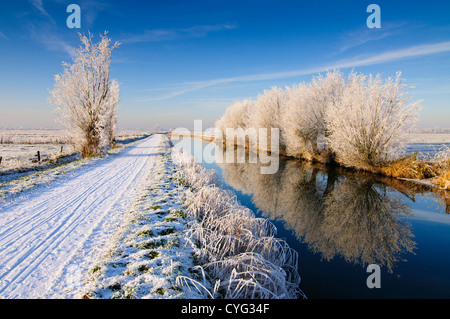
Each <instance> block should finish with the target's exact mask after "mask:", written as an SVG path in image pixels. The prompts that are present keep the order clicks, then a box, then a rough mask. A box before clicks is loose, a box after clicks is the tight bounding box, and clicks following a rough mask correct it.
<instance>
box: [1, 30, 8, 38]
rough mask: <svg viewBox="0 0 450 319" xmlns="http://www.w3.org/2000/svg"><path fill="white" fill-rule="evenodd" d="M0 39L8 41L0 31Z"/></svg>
mask: <svg viewBox="0 0 450 319" xmlns="http://www.w3.org/2000/svg"><path fill="white" fill-rule="evenodd" d="M0 39H5V40H9V39H8V37H7V36H6V35H5V34H4V33H3V32H2V31H0Z"/></svg>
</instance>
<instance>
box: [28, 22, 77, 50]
mask: <svg viewBox="0 0 450 319" xmlns="http://www.w3.org/2000/svg"><path fill="white" fill-rule="evenodd" d="M28 32H29V35H30V37H31V39H33V41H36V42H38V43H40V44H41V45H43V46H44V47H45V48H46V49H47V50H49V51H54V52H62V53H66V54H68V55H69V56H71V57H72V56H74V53H75V48H74V47H73V46H72V45H71V44H70V43H69V42H68V41H67V38H66V37H64V36H62V34H60V33H59V32H58V31H57V30H55V29H54V28H52V27H51V26H50V25H49V24H46V23H41V24H38V25H34V24H32V23H30V24H28Z"/></svg>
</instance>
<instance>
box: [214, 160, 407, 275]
mask: <svg viewBox="0 0 450 319" xmlns="http://www.w3.org/2000/svg"><path fill="white" fill-rule="evenodd" d="M217 162H218V163H220V162H222V163H223V164H218V165H219V166H220V167H221V168H222V172H223V177H224V179H225V182H226V183H227V184H228V185H230V186H232V187H233V188H235V189H237V190H239V191H241V192H243V193H244V194H251V195H252V200H253V203H254V205H255V206H256V207H257V208H258V209H259V210H260V211H261V212H262V214H263V215H264V216H265V217H268V218H270V219H272V220H277V219H278V220H284V221H285V222H286V228H287V229H292V230H293V231H294V233H295V235H296V236H297V238H298V239H299V240H300V241H302V242H305V243H306V244H307V246H308V247H309V249H311V250H312V251H313V252H315V253H320V254H321V256H322V258H323V259H325V260H328V261H329V260H331V259H333V258H334V257H336V256H341V257H343V258H344V259H345V260H346V261H347V262H350V263H354V264H361V265H364V266H365V265H367V264H378V265H380V266H384V267H386V268H387V269H388V270H389V271H391V272H392V269H393V267H394V266H395V264H396V263H397V262H398V261H400V260H402V258H403V257H404V256H406V255H407V254H409V253H414V250H415V247H416V243H415V242H414V241H413V237H414V235H413V233H412V231H411V225H410V224H409V223H408V221H407V217H408V216H409V215H410V214H411V212H410V207H409V206H408V205H407V204H405V203H404V201H403V196H404V195H402V193H403V189H401V187H400V188H399V187H398V185H395V184H394V185H389V184H387V183H386V181H381V180H379V179H378V178H377V177H374V176H367V175H366V176H364V175H362V176H358V175H356V174H355V173H349V172H347V173H342V172H340V173H338V172H337V171H336V169H333V168H332V167H327V166H316V165H313V164H311V163H306V162H299V161H297V160H285V161H280V167H279V170H278V172H277V173H276V174H273V175H262V174H260V165H261V164H248V163H246V164H239V163H237V162H235V163H232V164H228V163H224V162H225V161H224V160H221V161H217Z"/></svg>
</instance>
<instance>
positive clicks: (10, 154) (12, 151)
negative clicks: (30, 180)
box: [0, 144, 76, 173]
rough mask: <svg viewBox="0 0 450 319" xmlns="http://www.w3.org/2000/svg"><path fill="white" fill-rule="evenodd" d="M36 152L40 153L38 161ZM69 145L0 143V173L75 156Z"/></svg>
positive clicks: (52, 162)
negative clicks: (0, 159)
mask: <svg viewBox="0 0 450 319" xmlns="http://www.w3.org/2000/svg"><path fill="white" fill-rule="evenodd" d="M37 152H39V153H40V160H41V161H40V162H38V157H37ZM75 155H76V152H75V151H74V149H73V147H72V146H71V145H60V144H0V156H1V157H2V162H1V164H0V173H2V172H6V171H10V170H18V169H26V168H35V167H38V166H40V165H43V164H54V163H56V162H57V161H58V160H59V159H60V158H65V157H69V156H72V157H73V156H75Z"/></svg>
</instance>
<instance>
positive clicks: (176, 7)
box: [0, 0, 450, 129]
mask: <svg viewBox="0 0 450 319" xmlns="http://www.w3.org/2000/svg"><path fill="white" fill-rule="evenodd" d="M71 3H76V4H78V5H79V6H80V8H81V29H69V28H68V27H67V25H66V19H67V17H68V16H69V13H67V12H66V8H67V6H68V5H69V4H71ZM371 3H375V4H378V5H379V6H380V8H381V28H380V29H369V28H368V27H367V25H366V19H367V17H368V16H369V15H370V13H367V12H366V8H367V6H368V5H369V4H371ZM105 30H107V31H108V32H109V36H110V37H111V38H112V40H113V41H119V42H121V43H122V45H121V46H120V48H119V49H117V50H115V51H114V52H113V60H112V72H111V75H112V77H113V78H116V79H117V80H118V81H119V82H120V84H121V108H120V109H119V112H118V116H119V126H120V127H121V128H129V129H133V128H136V129H149V128H154V127H155V125H159V126H161V127H165V128H169V127H171V128H175V127H187V128H192V126H193V121H194V120H196V119H201V120H203V123H204V128H207V127H210V126H213V125H214V122H215V120H217V119H219V118H220V116H221V115H222V114H223V112H224V110H225V108H226V107H227V106H229V105H231V104H232V103H233V102H234V101H236V100H240V99H244V98H255V97H256V96H257V95H258V94H259V93H262V92H263V91H264V90H265V89H269V88H271V87H272V86H274V85H276V86H282V87H284V86H286V85H292V84H295V83H299V82H309V81H310V80H311V78H312V77H313V76H314V75H317V74H318V73H319V72H325V71H326V70H327V69H330V70H331V69H334V68H339V69H340V70H341V71H343V72H344V73H348V72H350V71H351V70H352V69H354V70H355V71H357V72H362V73H366V74H368V73H373V74H376V73H381V74H382V75H383V76H384V77H388V76H393V75H395V73H396V72H397V71H402V73H403V77H404V78H405V80H406V83H407V84H408V85H411V86H412V88H411V89H410V95H411V96H412V98H413V100H420V99H423V100H424V101H423V106H424V108H423V111H422V112H421V119H420V121H419V123H418V126H419V127H450V2H449V1H442V0H428V1H392V0H389V1H381V0H370V1H364V0H358V1H355V0H342V1H311V0H308V1H302V0H296V1H287V0H278V1H265V0H258V1H244V0H240V1H235V0H226V1H225V0H224V1H216V0H209V1H196V0H189V1H186V0H185V1H172V0H164V1H154V0H148V1H136V0H128V1H111V0H110V1H108V0H80V1H76V0H67V1H64V0H14V1H1V3H0V128H1V127H5V128H17V127H22V128H44V127H45V128H49V127H57V126H56V124H55V114H54V112H53V107H52V106H51V105H49V104H48V102H47V97H48V90H49V89H51V88H52V87H53V76H54V75H55V74H58V73H61V72H62V65H61V63H62V61H66V62H70V61H71V54H72V52H73V48H74V47H78V46H79V37H78V34H77V32H82V33H87V32H88V31H90V32H91V33H93V34H94V35H98V34H100V33H103V32H104V31H105ZM96 39H98V36H97V37H96Z"/></svg>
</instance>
